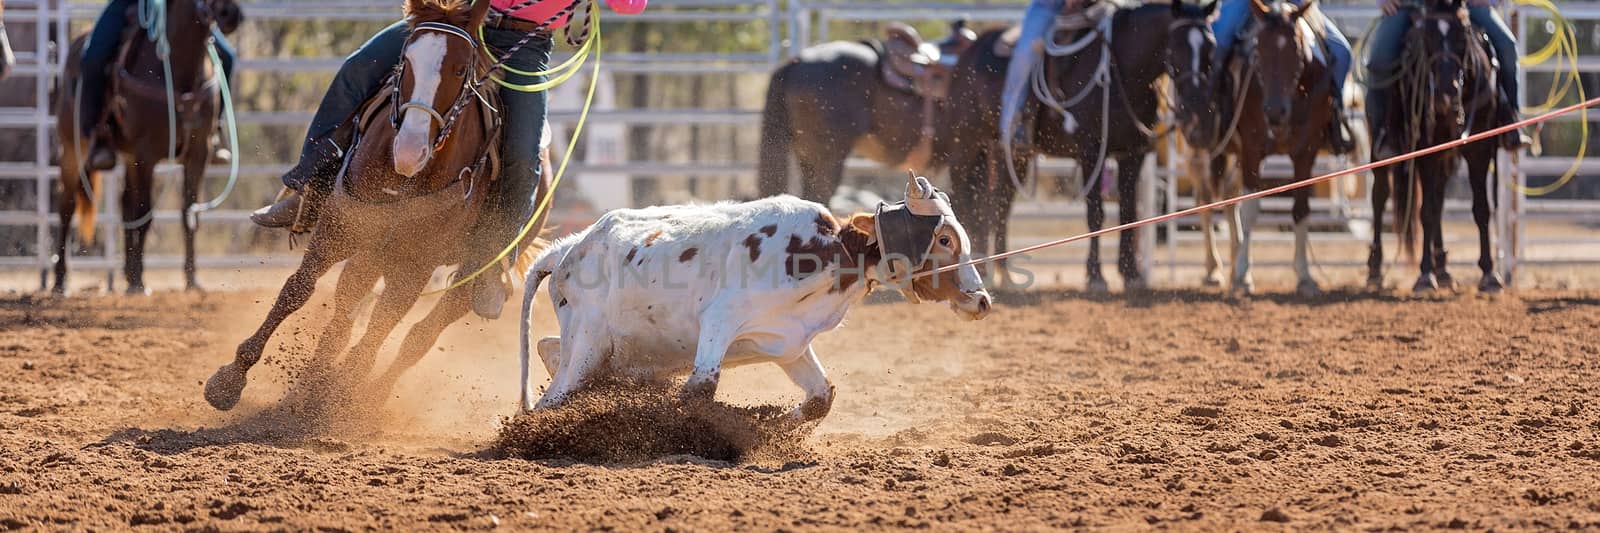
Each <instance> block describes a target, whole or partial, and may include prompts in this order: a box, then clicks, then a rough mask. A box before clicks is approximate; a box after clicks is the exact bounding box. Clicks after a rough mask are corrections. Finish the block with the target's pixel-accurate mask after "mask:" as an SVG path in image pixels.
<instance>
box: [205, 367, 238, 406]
mask: <svg viewBox="0 0 1600 533" xmlns="http://www.w3.org/2000/svg"><path fill="white" fill-rule="evenodd" d="M244 384H245V376H244V372H243V371H241V370H239V367H236V366H233V363H228V364H226V365H222V368H218V369H217V373H215V374H212V375H211V379H208V380H206V403H209V404H211V406H212V407H215V408H217V410H218V411H227V410H229V409H233V406H235V405H238V404H239V395H240V394H241V393H243V392H244Z"/></svg>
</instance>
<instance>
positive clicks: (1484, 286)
mask: <svg viewBox="0 0 1600 533" xmlns="http://www.w3.org/2000/svg"><path fill="white" fill-rule="evenodd" d="M1505 288H1506V285H1505V282H1502V281H1500V275H1499V274H1496V273H1493V272H1490V273H1488V274H1484V276H1483V281H1479V282H1478V292H1484V293H1489V294H1494V293H1497V292H1500V291H1501V290H1504V289H1505Z"/></svg>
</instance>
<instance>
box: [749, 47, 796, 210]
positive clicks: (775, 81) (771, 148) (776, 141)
mask: <svg viewBox="0 0 1600 533" xmlns="http://www.w3.org/2000/svg"><path fill="white" fill-rule="evenodd" d="M788 73H789V66H788V65H785V66H782V67H778V70H777V71H774V72H773V73H772V80H771V81H770V82H769V83H768V84H767V106H766V108H765V109H763V110H762V112H761V163H760V167H759V170H758V180H757V183H758V186H759V192H760V193H761V196H762V197H767V196H773V195H776V194H782V193H784V192H787V191H788V189H789V144H790V143H791V142H792V141H793V140H794V129H793V128H792V127H791V126H790V123H789V103H788V102H787V101H786V100H785V98H784V94H785V92H787V91H786V89H787V87H786V85H788V83H787V81H788V79H789V76H788Z"/></svg>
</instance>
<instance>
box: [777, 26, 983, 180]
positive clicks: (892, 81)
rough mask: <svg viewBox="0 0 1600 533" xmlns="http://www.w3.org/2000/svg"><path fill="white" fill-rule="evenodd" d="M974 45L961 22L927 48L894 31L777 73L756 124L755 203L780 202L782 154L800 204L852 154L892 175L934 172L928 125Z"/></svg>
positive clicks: (823, 47) (816, 49) (806, 54)
mask: <svg viewBox="0 0 1600 533" xmlns="http://www.w3.org/2000/svg"><path fill="white" fill-rule="evenodd" d="M974 38H975V34H974V33H973V31H972V30H970V29H967V28H966V22H965V21H961V20H957V21H955V22H953V23H952V24H951V25H950V35H949V36H948V37H945V38H944V40H942V41H939V42H938V43H937V44H935V43H931V42H923V41H922V38H921V37H920V36H918V35H917V32H916V30H914V29H912V28H911V27H910V26H905V25H902V24H894V25H891V26H890V27H889V29H888V31H887V38H886V39H884V40H882V41H877V40H869V41H862V42H851V41H834V42H829V43H823V44H819V45H816V46H812V47H809V48H806V49H805V50H802V51H801V52H800V56H799V57H797V58H795V59H794V60H792V61H790V62H789V63H787V64H785V65H783V66H781V67H778V69H777V70H776V71H774V72H773V73H772V79H771V81H770V82H769V83H768V84H767V104H766V107H765V108H764V109H763V110H762V114H761V164H760V172H759V174H760V180H759V181H760V184H759V185H760V193H761V196H762V197H767V196H772V195H775V194H780V193H785V192H789V154H790V153H791V152H792V153H793V154H794V156H795V160H796V162H797V163H798V164H799V167H800V178H801V190H800V197H801V198H804V199H807V200H812V201H816V202H822V203H828V199H829V197H831V196H832V195H833V192H834V189H836V188H838V186H839V180H840V179H841V178H842V177H843V176H844V162H845V159H846V158H848V157H849V156H850V154H851V153H852V152H854V153H856V154H858V155H861V156H864V157H867V158H869V159H872V160H874V161H877V162H879V163H883V164H885V165H890V166H893V167H896V169H897V170H903V169H907V168H916V169H930V168H933V169H937V168H940V167H943V166H944V158H943V157H942V156H941V155H940V154H939V153H938V152H936V151H934V150H933V149H932V143H933V136H934V129H935V128H934V126H935V121H934V117H935V116H938V115H940V114H941V113H942V111H941V108H942V107H943V106H944V105H945V104H944V102H945V96H946V94H947V91H948V89H949V87H950V74H951V71H952V70H953V69H954V68H955V64H956V59H957V58H958V57H959V56H960V55H961V53H962V52H963V51H965V50H966V49H967V47H968V46H970V45H971V44H972V41H973V39H974ZM918 125H920V126H921V127H920V128H918V127H917V126H918Z"/></svg>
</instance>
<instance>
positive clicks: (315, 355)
mask: <svg viewBox="0 0 1600 533" xmlns="http://www.w3.org/2000/svg"><path fill="white" fill-rule="evenodd" d="M380 274H381V272H380V271H379V270H378V264H377V262H376V261H373V260H371V259H370V258H369V256H360V257H354V258H351V259H350V260H349V261H347V262H345V265H344V270H343V271H341V272H340V273H339V283H338V284H337V285H335V287H334V290H333V316H330V317H328V324H327V325H325V326H323V327H322V334H321V335H320V336H318V337H317V347H316V349H315V351H313V352H312V355H311V359H310V360H308V361H306V362H305V366H304V367H302V369H301V373H300V376H301V381H302V382H305V384H306V386H307V388H308V389H310V390H313V391H319V392H320V391H321V390H322V389H323V387H325V386H326V385H327V384H328V383H327V380H328V378H329V374H330V369H331V368H332V366H333V359H334V357H336V356H337V355H338V354H339V352H340V351H341V350H344V349H345V347H346V346H348V345H349V343H350V333H351V330H352V329H353V328H354V326H355V320H356V314H357V311H358V310H359V306H360V305H361V300H362V299H363V298H365V297H366V296H367V294H370V293H371V292H372V286H373V285H375V284H377V283H378V277H379V275H380Z"/></svg>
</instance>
